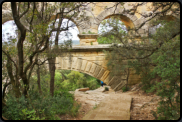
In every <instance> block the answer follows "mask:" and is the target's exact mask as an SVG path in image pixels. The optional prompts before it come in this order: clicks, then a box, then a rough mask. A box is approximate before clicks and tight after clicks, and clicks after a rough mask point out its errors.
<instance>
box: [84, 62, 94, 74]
mask: <svg viewBox="0 0 182 122" xmlns="http://www.w3.org/2000/svg"><path fill="white" fill-rule="evenodd" d="M91 66H92V62H88V63H87V65H86V68H85V72H89V70H90V68H91Z"/></svg>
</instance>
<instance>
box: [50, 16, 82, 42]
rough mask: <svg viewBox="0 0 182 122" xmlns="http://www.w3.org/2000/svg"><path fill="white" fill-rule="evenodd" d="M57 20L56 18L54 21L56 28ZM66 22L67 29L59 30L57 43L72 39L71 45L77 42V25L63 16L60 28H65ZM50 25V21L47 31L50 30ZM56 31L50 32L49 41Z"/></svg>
mask: <svg viewBox="0 0 182 122" xmlns="http://www.w3.org/2000/svg"><path fill="white" fill-rule="evenodd" d="M58 22H59V19H56V22H55V27H56V28H57V27H58ZM67 24H68V27H69V28H68V30H63V31H62V32H60V34H59V37H58V38H59V42H58V43H59V44H63V43H64V41H65V42H66V41H68V40H72V44H73V45H78V44H79V38H78V36H77V35H78V34H79V30H78V27H77V26H76V24H75V23H74V22H72V21H71V20H69V21H68V19H66V18H65V19H63V21H62V24H61V27H60V28H61V29H66V27H67ZM51 26H52V23H51V22H50V24H49V28H48V32H50V30H51ZM56 33H57V32H52V34H51V37H50V41H52V40H54V39H55V36H56Z"/></svg>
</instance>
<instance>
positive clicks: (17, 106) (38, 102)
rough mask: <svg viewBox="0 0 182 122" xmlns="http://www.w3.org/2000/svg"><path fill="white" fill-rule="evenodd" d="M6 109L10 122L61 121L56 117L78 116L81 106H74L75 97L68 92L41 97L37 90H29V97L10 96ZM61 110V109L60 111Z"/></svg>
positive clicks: (4, 111)
mask: <svg viewBox="0 0 182 122" xmlns="http://www.w3.org/2000/svg"><path fill="white" fill-rule="evenodd" d="M7 96H8V99H7V101H6V105H7V106H6V107H4V108H3V116H4V117H6V118H8V119H9V120H33V119H36V120H39V119H49V120H54V119H59V118H55V115H57V114H59V115H61V114H66V113H70V114H73V115H76V113H77V112H78V109H79V107H80V106H79V105H77V104H76V105H75V106H73V104H74V96H73V95H72V94H70V93H69V92H68V91H61V92H59V94H58V92H56V93H55V95H54V96H53V97H52V96H50V95H46V96H43V95H42V96H41V95H39V93H38V92H36V91H35V90H32V89H31V90H29V97H28V98H25V97H24V96H21V97H20V98H18V99H17V98H15V97H12V95H10V94H8V95H7ZM58 108H59V109H58Z"/></svg>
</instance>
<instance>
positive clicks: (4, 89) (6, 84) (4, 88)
mask: <svg viewBox="0 0 182 122" xmlns="http://www.w3.org/2000/svg"><path fill="white" fill-rule="evenodd" d="M10 84H11V82H9V83H5V84H4V87H3V96H2V98H3V99H4V97H5V91H6V87H8V85H10Z"/></svg>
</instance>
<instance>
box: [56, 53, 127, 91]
mask: <svg viewBox="0 0 182 122" xmlns="http://www.w3.org/2000/svg"><path fill="white" fill-rule="evenodd" d="M106 65H107V61H106V60H105V55H104V53H102V52H98V53H97V52H77V53H74V54H73V56H72V57H68V56H59V57H56V69H58V70H59V69H61V70H74V71H79V72H82V73H85V74H88V75H90V76H92V77H95V78H97V79H99V80H102V81H103V82H104V83H106V84H107V85H109V86H111V88H112V89H113V90H116V91H117V90H119V89H121V88H122V87H123V86H124V85H125V84H126V76H125V75H120V76H112V75H111V73H110V71H109V70H108V69H107V66H106Z"/></svg>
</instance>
